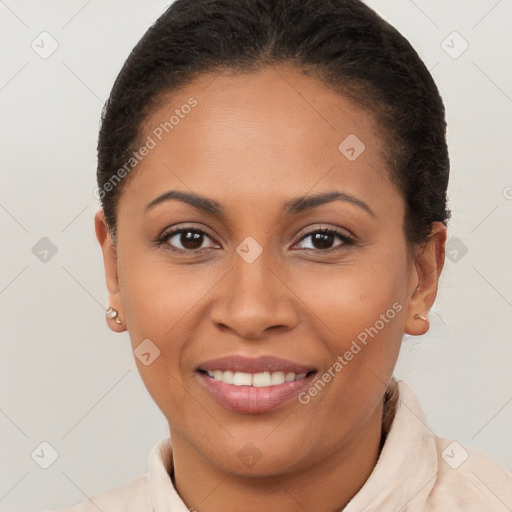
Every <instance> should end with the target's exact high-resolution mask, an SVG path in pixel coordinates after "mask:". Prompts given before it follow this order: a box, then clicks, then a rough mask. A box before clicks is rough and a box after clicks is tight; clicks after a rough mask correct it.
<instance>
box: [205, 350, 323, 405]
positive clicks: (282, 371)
mask: <svg viewBox="0 0 512 512" xmlns="http://www.w3.org/2000/svg"><path fill="white" fill-rule="evenodd" d="M197 373H198V374H199V378H200V381H201V382H202V384H203V386H204V389H206V391H207V393H208V394H209V395H210V396H211V397H212V398H214V399H215V400H216V401H217V402H218V403H220V404H221V405H223V406H224V407H227V408H228V409H231V410H235V411H237V412H245V413H262V412H267V411H271V410H273V409H276V408H278V407H280V406H282V405H284V404H285V403H287V402H289V401H290V400H291V399H293V398H294V397H296V396H297V395H298V394H299V393H300V391H301V390H302V389H304V388H305V387H307V386H308V385H309V383H310V382H311V380H312V379H313V378H314V375H315V374H316V369H315V368H313V367H311V366H306V365H304V364H300V363H296V362H293V361H289V360H286V359H280V358H277V357H272V356H264V357H259V358H256V359H251V358H247V357H241V356H228V357H223V358H220V359H214V360H210V361H205V362H203V363H200V364H199V365H198V367H197Z"/></svg>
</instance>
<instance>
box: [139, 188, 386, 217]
mask: <svg viewBox="0 0 512 512" xmlns="http://www.w3.org/2000/svg"><path fill="white" fill-rule="evenodd" d="M170 200H177V201H181V202H183V203H187V204H190V205H191V206H194V207H195V208H197V209H198V210H202V211H204V212H206V213H210V214H212V215H215V216H217V217H223V216H225V211H224V208H223V207H222V206H221V204H220V203H219V202H217V201H215V200H213V199H209V198H207V197H204V196H200V195H198V194H193V193H191V192H181V191H179V190H169V191H167V192H165V193H163V194H162V195H160V196H158V197H157V198H155V199H153V200H152V201H151V202H150V203H149V204H148V205H147V206H146V208H145V211H146V212H147V211H148V210H150V209H151V208H154V207H155V206H157V205H158V204H161V203H164V202H166V201H170ZM332 201H344V202H347V203H350V204H352V205H354V206H358V207H359V208H361V209H363V210H364V211H366V212H367V213H369V214H370V215H371V216H372V217H376V215H375V213H374V212H373V210H372V209H371V208H370V207H369V206H368V205H367V204H366V203H365V202H364V201H361V200H360V199H358V198H357V197H354V196H353V195H351V194H348V193H346V192H339V191H337V190H332V191H329V192H321V193H319V194H316V195H313V196H309V197H307V196H301V197H296V198H294V199H291V200H289V201H287V202H286V203H285V204H284V209H285V210H286V214H287V215H297V214H298V213H302V212H304V211H306V210H310V209H312V208H316V207H317V206H320V205H322V204H326V203H330V202H332Z"/></svg>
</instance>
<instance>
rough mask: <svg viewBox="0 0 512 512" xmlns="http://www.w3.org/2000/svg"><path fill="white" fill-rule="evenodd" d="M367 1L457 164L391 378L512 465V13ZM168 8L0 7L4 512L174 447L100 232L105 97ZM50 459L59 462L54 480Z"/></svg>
mask: <svg viewBox="0 0 512 512" xmlns="http://www.w3.org/2000/svg"><path fill="white" fill-rule="evenodd" d="M368 3H369V5H370V6H372V7H373V8H375V9H376V10H377V11H378V12H379V13H380V14H381V15H382V16H384V17H385V18H386V19H387V20H388V21H390V22H391V23H392V24H393V25H395V26H396V27H397V28H398V29H399V30H400V31H401V32H402V33H403V34H404V35H405V36H406V37H407V38H408V39H409V40H410V41H411V43H412V44H413V46H414V47H415V48H416V49H417V50H418V52H419V53H420V55H421V57H422V58H423V59H424V61H425V63H426V65H427V67H428V68H429V69H430V70H431V71H432V74H433V76H434V79H435V80H436V82H437V84H438V87H439V89H440V91H441V94H442V96H443V99H444V101H445V105H446V110H447V121H448V142H449V147H450V155H451V166H452V170H451V180H450V186H449V196H450V207H451V209H452V212H453V218H452V220H451V223H450V226H449V237H448V238H449V241H448V252H447V256H448V257H447V261H446V266H445V270H444V272H443V275H442V279H441V285H440V290H439V296H438V300H437V302H436V304H435V307H434V310H433V311H432V312H431V322H432V328H431V330H430V332H429V333H428V334H427V335H425V336H422V337H417V338H414V337H404V342H403V349H402V352H401V354H400V359H399V363H398V366H397V369H396V375H397V376H398V377H400V378H403V379H404V380H406V382H407V383H408V384H409V385H410V386H411V387H412V389H413V390H414V392H415V393H416V395H417V397H418V399H419V400H420V402H421V404H422V406H423V408H424V411H425V413H426V415H427V418H428V420H429V425H430V427H431V428H432V430H433V431H434V432H435V433H437V434H439V435H442V436H445V437H450V438H454V439H457V440H458V441H459V442H461V443H465V444H468V445H470V446H473V447H476V448H477V449H479V450H481V451H483V452H485V453H487V454H489V455H490V456H492V457H493V458H495V459H496V460H498V461H499V462H500V463H502V464H503V465H505V466H507V467H508V468H509V469H512V443H511V442H510V432H512V371H511V361H512V344H511V331H512V314H511V313H512V265H511V264H510V263H511V261H512V236H511V220H512V173H511V170H510V168H511V166H510V163H511V142H512V138H511V136H512V72H511V67H510V55H511V54H512V2H511V1H510V0H501V1H498V0H471V1H469V0H442V1H441V0H415V1H412V0H369V1H368ZM168 4H169V2H167V1H163V0H152V1H147V0H122V1H121V0H102V1H100V0H89V1H85V0H66V1H64V0H47V1H38V0H37V1H36V0H20V1H15V0H1V1H0V23H1V29H0V42H1V45H2V54H1V59H2V60H1V66H0V107H1V118H0V123H1V167H0V173H1V177H0V225H1V241H0V244H1V266H0V325H1V336H0V349H1V350H0V354H1V356H0V378H1V384H0V433H1V461H2V463H1V465H0V508H1V509H2V510H12V511H15V512H19V511H29V510H45V509H52V508H57V507H60V506H64V505H68V504H71V503H74V502H78V501H81V500H84V499H85V498H86V497H87V496H91V495H93V494H96V493H99V492H103V491H106V490H108V489H112V488H114V487H117V486H120V485H123V484H125V483H128V482H129V481H130V480H132V479H134V478H136V477H138V476H140V475H142V474H144V473H145V472H146V471H147V458H148V454H149V451H150V449H151V448H152V446H153V445H154V444H155V443H156V442H157V441H159V440H160V439H162V438H163V437H166V436H167V435H168V427H167V422H166V419H165V418H164V416H163V415H162V413H161V412H160V411H159V410H158V408H157V407H156V405H155V404H154V403H153V401H152V399H151V398H150V396H149V394H148V393H147V391H146V389H145V387H144V385H143V383H142V381H141V380H140V377H139V375H138V372H137V368H136V366H135V363H134V357H133V354H132V352H131V347H130V343H129V338H128V334H127V333H124V334H122V335H115V334H114V333H112V332H111V331H110V330H109V329H108V328H107V326H106V323H105V319H104V310H105V307H106V305H107V301H106V299H107V294H106V287H105V281H104V274H103V264H102V259H101V252H100V248H99V245H98V244H97V241H96V238H95V235H94V226H93V216H94V213H95V212H96V211H97V209H98V206H99V203H98V201H97V200H96V198H95V197H94V196H93V189H94V187H95V170H96V160H95V158H96V153H95V151H96V140H97V133H98V128H99V121H100V112H101V109H102V106H103V103H104V101H105V100H106V98H107V97H108V94H109V91H110V88H111V86H112V84H113V81H114V79H115V77H116V76H117V73H118V72H119V70H120V68H121V66H122V64H123V62H124V60H125V58H126V57H127V55H128V53H129V51H130V50H131V49H132V47H133V46H134V44H135V43H136V42H137V41H138V39H139V38H140V37H141V36H142V34H143V33H144V32H145V30H146V29H147V28H148V27H149V26H150V24H151V23H152V22H153V21H154V20H155V19H156V18H157V17H158V16H159V15H160V14H161V13H162V12H163V11H164V9H165V7H166V6H167V5H168ZM43 32H44V33H46V34H42V33H43ZM55 45H58V46H55ZM54 47H55V51H53V53H52V54H51V55H46V54H45V52H47V53H48V52H50V51H51V50H53V49H54ZM44 57H45V58H44ZM44 251H47V252H44ZM42 442H46V443H49V445H51V448H50V447H49V446H48V445H46V444H44V445H41V443H42ZM41 449H44V450H46V451H45V453H46V454H47V456H48V454H52V453H53V451H52V450H55V452H56V454H57V455H56V456H57V459H56V460H55V461H54V462H53V464H51V466H49V467H48V468H47V469H43V468H42V467H40V461H39V463H38V461H37V457H36V456H35V455H34V454H37V453H40V452H41Z"/></svg>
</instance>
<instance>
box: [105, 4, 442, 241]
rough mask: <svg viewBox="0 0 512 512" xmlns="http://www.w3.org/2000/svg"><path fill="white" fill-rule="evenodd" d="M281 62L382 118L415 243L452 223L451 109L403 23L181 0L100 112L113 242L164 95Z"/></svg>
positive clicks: (135, 55) (320, 9) (363, 11)
mask: <svg viewBox="0 0 512 512" xmlns="http://www.w3.org/2000/svg"><path fill="white" fill-rule="evenodd" d="M273 64H291V65H293V66H294V67H296V68H297V69H298V70H301V71H303V72H305V73H309V74H314V76H317V77H318V78H319V79H321V80H322V81H323V82H324V83H326V84H328V85H330V86H331V87H334V88H335V90H337V91H339V92H340V93H341V94H344V95H346V96H347V97H349V98H351V99H352V100H353V101H355V102H357V104H359V105H360V106H362V107H364V108H366V109H368V110H370V111H371V112H372V113H373V114H374V116H375V120H376V121H377V123H378V126H380V128H381V131H382V135H381V138H382V141H383V144H384V148H385V157H386V163H387V167H388V168H389V173H390V177H391V180H392V182H393V183H394V184H395V185H396V186H397V188H398V189H399V190H400V192H401V193H402V194H403V197H404V199H405V202H406V216H405V223H404V231H405V235H406V238H407V241H408V242H410V243H414V242H418V243H421V242H425V241H426V240H428V237H429V234H430V231H431V227H432V223H433V222H435V221H441V222H443V224H445V225H446V223H447V221H448V219H449V217H450V212H449V210H448V209H447V206H446V190H447V186H448V175H449V157H448V148H447V145H446V140H445V138H446V122H445V112H444V105H443V102H442V99H441V97H440V95H439V92H438V89H437V87H436V85H435V83H434V81H433V79H432V76H431V75H430V73H429V71H428V70H427V69H426V67H425V65H424V64H423V62H422V60H421V59H420V57H419V56H418V54H417V53H416V51H415V50H414V49H413V48H412V46H411V45H410V44H409V42H408V41H407V40H406V39H405V38H404V37H403V36H402V35H401V34H400V33H399V32H398V31H397V30H396V29H395V28H393V27H392V26H391V25H389V24H388V23H387V22H386V21H384V20H383V19H382V18H381V17H380V16H378V15H377V14H376V13H375V12H374V11H373V10H372V9H370V8H369V7H368V6H366V5H365V4H364V3H362V2H361V1H359V0H177V1H175V2H174V3H173V4H172V5H171V6H170V7H169V8H168V9H167V11H166V12H165V13H164V14H163V15H162V16H161V17H160V18H159V19H158V20H157V21H156V22H155V23H154V24H153V25H152V26H151V27H150V29H149V30H148V31H147V32H146V34H145V35H144V36H143V37H142V39H141V40H140V41H139V43H138V44H137V45H136V46H135V48H134V49H133V50H132V52H131V54H130V55H129V57H128V59H127V60H126V62H125V64H124V66H123V68H122V70H121V72H120V73H119V76H118V77H117V79H116V81H115V83H114V86H113V88H112V91H111V94H110V97H109V99H108V101H107V103H106V105H105V107H104V109H103V112H102V126H101V130H100V135H99V140H98V172H97V179H98V190H99V191H100V199H101V201H102V206H103V209H104V212H105V217H106V221H107V224H108V226H109V229H110V231H111V234H112V235H113V238H114V241H115V239H116V233H117V229H116V207H117V204H118V200H119V196H120V193H121V191H122V188H123V186H125V185H126V182H127V178H128V177H129V176H126V177H124V179H122V180H121V177H123V176H125V175H126V174H127V172H128V171H129V170H130V169H128V171H127V167H126V163H127V162H128V161H130V159H131V158H132V156H133V153H134V151H135V149H136V148H137V145H138V144H140V140H141V137H142V133H141V132H142V128H143V126H144V123H145V121H146V120H147V118H148V116H149V115H150V114H151V113H152V111H153V110H154V109H155V108H156V107H157V106H158V105H159V101H161V100H162V98H163V97H168V95H169V94H170V93H172V92H173V91H177V90H178V89H179V88H182V87H183V86H186V85H187V84H189V83H191V82H192V80H193V79H194V78H196V77H197V76H199V75H200V74H202V73H206V72H215V71H220V70H225V69H230V70H234V71H235V72H240V73H242V72H251V71H256V70H258V69H261V67H262V66H265V65H273ZM166 95H167V96H166ZM340 142H341V141H340ZM135 164H136V162H135ZM123 166H124V167H123ZM122 168H124V169H125V171H124V172H120V171H121V169H122Z"/></svg>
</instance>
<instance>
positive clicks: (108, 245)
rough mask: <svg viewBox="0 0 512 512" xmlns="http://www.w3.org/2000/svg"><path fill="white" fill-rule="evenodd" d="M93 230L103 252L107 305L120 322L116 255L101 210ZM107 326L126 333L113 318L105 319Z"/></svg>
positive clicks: (121, 311) (121, 316)
mask: <svg viewBox="0 0 512 512" xmlns="http://www.w3.org/2000/svg"><path fill="white" fill-rule="evenodd" d="M94 228H95V230H96V238H97V239H98V242H99V244H100V246H101V250H102V252H103V265H104V267H105V278H106V282H107V290H108V303H109V305H110V307H112V308H114V309H115V310H116V311H118V313H119V318H120V319H121V322H123V319H124V313H123V306H122V304H121V297H120V294H119V279H118V276H117V254H116V248H115V246H114V243H113V241H112V236H111V234H110V231H109V229H108V225H107V221H106V219H105V214H104V212H103V210H99V211H98V212H97V213H96V215H95V216H94ZM107 325H108V326H109V327H110V329H112V330H113V331H114V332H123V331H126V327H125V326H124V325H123V323H121V324H118V323H116V322H115V320H114V319H113V318H111V319H109V318H107Z"/></svg>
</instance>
